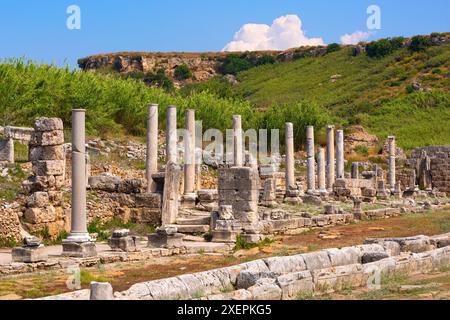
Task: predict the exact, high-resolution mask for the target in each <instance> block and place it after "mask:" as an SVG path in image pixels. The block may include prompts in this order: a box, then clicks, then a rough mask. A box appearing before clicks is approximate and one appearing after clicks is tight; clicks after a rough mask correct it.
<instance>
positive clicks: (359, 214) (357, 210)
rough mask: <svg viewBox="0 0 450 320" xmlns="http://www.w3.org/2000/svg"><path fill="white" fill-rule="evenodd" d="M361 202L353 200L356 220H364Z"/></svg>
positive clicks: (357, 199) (356, 199)
mask: <svg viewBox="0 0 450 320" xmlns="http://www.w3.org/2000/svg"><path fill="white" fill-rule="evenodd" d="M362 214H363V212H362V208H361V200H360V199H359V198H354V199H353V215H354V217H355V218H356V219H361V218H362Z"/></svg>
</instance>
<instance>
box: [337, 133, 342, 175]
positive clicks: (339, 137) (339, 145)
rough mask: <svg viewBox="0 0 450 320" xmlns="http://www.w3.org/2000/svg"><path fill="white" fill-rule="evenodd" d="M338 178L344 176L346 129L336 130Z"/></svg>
mask: <svg viewBox="0 0 450 320" xmlns="http://www.w3.org/2000/svg"><path fill="white" fill-rule="evenodd" d="M336 178H337V179H342V178H344V130H337V131H336Z"/></svg>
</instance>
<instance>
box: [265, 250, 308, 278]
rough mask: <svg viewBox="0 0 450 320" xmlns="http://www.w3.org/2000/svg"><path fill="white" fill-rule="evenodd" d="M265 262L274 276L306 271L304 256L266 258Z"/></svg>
mask: <svg viewBox="0 0 450 320" xmlns="http://www.w3.org/2000/svg"><path fill="white" fill-rule="evenodd" d="M264 262H265V263H266V265H267V267H268V268H269V271H270V272H272V273H274V274H280V275H281V274H286V273H291V272H297V271H304V270H306V264H305V260H304V259H303V256H302V255H294V256H287V257H271V258H265V259H264Z"/></svg>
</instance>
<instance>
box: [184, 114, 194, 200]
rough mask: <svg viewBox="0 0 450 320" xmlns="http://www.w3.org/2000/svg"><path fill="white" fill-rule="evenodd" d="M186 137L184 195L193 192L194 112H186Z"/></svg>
mask: <svg viewBox="0 0 450 320" xmlns="http://www.w3.org/2000/svg"><path fill="white" fill-rule="evenodd" d="M186 135H187V137H185V139H184V159H185V164H184V194H188V193H194V191H195V110H192V109H188V110H186Z"/></svg>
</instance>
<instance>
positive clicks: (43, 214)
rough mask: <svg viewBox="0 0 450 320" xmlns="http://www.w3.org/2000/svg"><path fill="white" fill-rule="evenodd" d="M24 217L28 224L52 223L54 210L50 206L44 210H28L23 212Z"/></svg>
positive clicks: (54, 214) (54, 216) (54, 215)
mask: <svg viewBox="0 0 450 320" xmlns="http://www.w3.org/2000/svg"><path fill="white" fill-rule="evenodd" d="M24 217H25V220H26V221H27V222H30V223H45V222H52V221H55V220H56V210H55V207H54V206H52V205H49V206H47V207H45V208H28V209H27V210H25V214H24Z"/></svg>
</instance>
